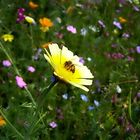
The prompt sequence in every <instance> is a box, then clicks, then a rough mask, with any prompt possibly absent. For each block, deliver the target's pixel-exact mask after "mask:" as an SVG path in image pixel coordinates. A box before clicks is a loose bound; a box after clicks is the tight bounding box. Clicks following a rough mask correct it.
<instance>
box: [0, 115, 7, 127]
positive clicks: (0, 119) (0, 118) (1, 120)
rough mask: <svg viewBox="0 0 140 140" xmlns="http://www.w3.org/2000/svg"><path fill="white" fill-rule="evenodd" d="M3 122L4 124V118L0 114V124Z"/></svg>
mask: <svg viewBox="0 0 140 140" xmlns="http://www.w3.org/2000/svg"><path fill="white" fill-rule="evenodd" d="M5 124H6V122H5V120H4V119H3V118H2V117H1V116H0V126H3V125H5Z"/></svg>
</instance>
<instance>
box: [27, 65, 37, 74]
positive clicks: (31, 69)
mask: <svg viewBox="0 0 140 140" xmlns="http://www.w3.org/2000/svg"><path fill="white" fill-rule="evenodd" d="M27 70H28V71H29V72H31V73H33V72H35V68H34V67H33V66H28V68H27Z"/></svg>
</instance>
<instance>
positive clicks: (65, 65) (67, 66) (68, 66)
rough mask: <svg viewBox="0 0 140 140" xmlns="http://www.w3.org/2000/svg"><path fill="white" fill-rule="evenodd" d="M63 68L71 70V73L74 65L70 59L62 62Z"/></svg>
mask: <svg viewBox="0 0 140 140" xmlns="http://www.w3.org/2000/svg"><path fill="white" fill-rule="evenodd" d="M64 68H65V69H66V70H69V71H71V72H72V73H75V65H74V64H72V62H71V61H66V62H65V63H64Z"/></svg>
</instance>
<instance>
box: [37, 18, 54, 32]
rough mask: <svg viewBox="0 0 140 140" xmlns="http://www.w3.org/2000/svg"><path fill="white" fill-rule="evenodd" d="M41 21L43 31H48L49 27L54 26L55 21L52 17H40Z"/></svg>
mask: <svg viewBox="0 0 140 140" xmlns="http://www.w3.org/2000/svg"><path fill="white" fill-rule="evenodd" d="M39 23H40V24H41V27H40V29H41V30H42V31H43V32H46V31H48V30H49V28H50V27H52V26H53V22H52V21H51V20H50V19H48V18H46V17H44V18H40V19H39Z"/></svg>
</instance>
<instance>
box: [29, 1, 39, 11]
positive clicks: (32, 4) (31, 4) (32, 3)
mask: <svg viewBox="0 0 140 140" xmlns="http://www.w3.org/2000/svg"><path fill="white" fill-rule="evenodd" d="M29 7H30V8H31V9H36V8H37V7H38V4H36V3H34V2H32V1H30V2H29Z"/></svg>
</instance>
